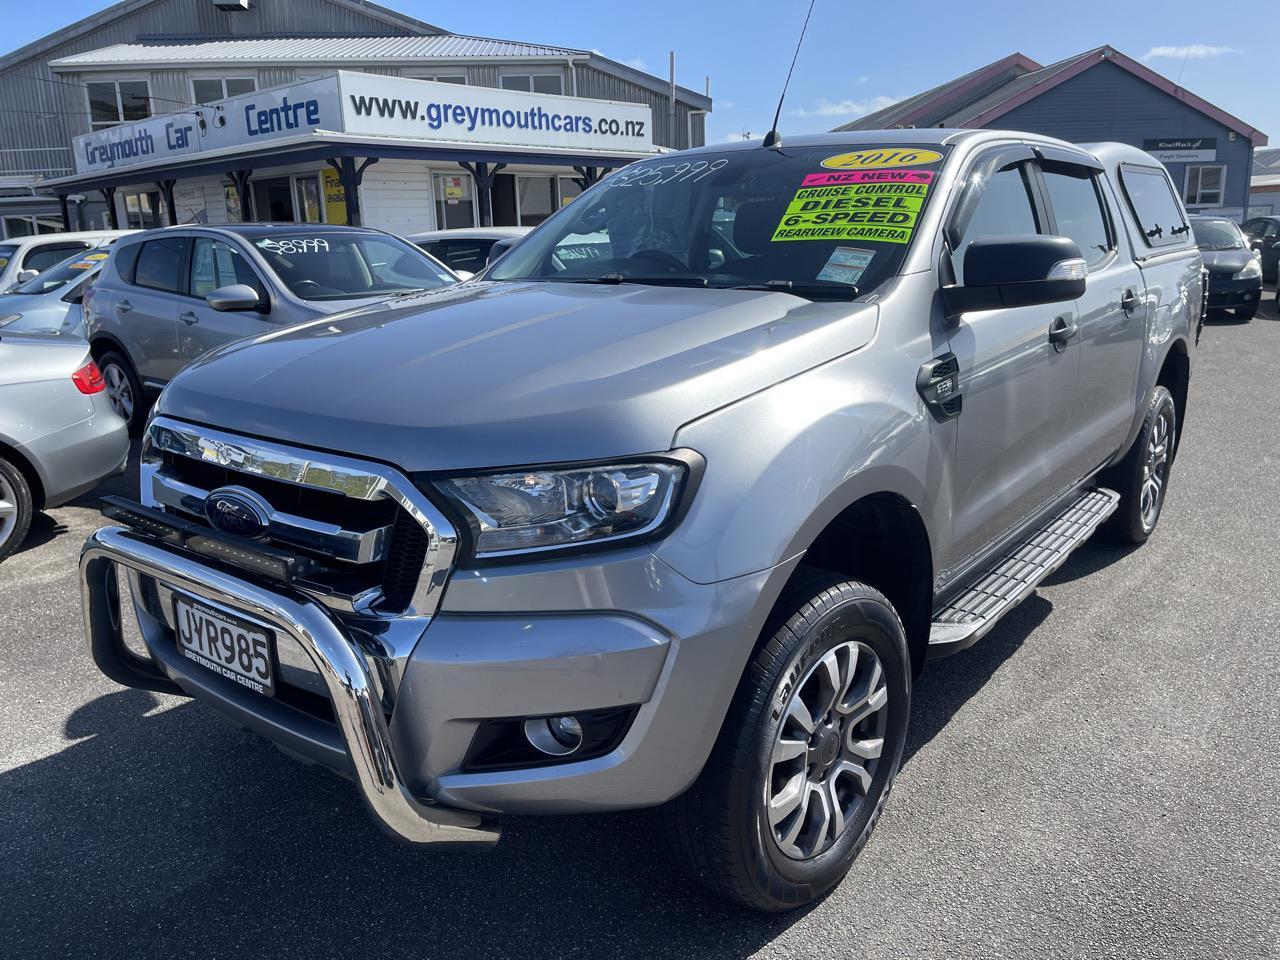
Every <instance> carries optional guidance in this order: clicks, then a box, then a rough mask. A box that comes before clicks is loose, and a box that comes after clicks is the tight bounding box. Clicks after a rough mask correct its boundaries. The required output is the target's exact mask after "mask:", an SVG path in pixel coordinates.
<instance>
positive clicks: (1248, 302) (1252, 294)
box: [1209, 276, 1262, 310]
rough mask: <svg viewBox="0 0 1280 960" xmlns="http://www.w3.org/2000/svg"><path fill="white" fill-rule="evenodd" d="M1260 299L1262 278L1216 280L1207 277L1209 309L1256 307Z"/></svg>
mask: <svg viewBox="0 0 1280 960" xmlns="http://www.w3.org/2000/svg"><path fill="white" fill-rule="evenodd" d="M1260 299H1262V278H1261V277H1253V278H1252V279H1249V280H1216V279H1214V278H1213V277H1212V276H1210V277H1209V309H1210V310H1233V309H1237V308H1241V307H1245V308H1247V307H1256V306H1257V305H1258V301H1259V300H1260Z"/></svg>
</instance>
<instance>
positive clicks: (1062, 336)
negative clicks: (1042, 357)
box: [1049, 313, 1080, 353]
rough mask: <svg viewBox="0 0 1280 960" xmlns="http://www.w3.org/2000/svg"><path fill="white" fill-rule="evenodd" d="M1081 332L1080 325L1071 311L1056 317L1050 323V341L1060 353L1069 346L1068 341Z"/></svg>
mask: <svg viewBox="0 0 1280 960" xmlns="http://www.w3.org/2000/svg"><path fill="white" fill-rule="evenodd" d="M1079 332H1080V327H1079V325H1078V324H1077V323H1076V321H1075V317H1073V316H1072V315H1071V314H1069V313H1064V314H1063V315H1062V316H1060V317H1054V318H1053V323H1051V324H1049V342H1050V343H1052V344H1053V346H1054V349H1056V350H1057V351H1058V352H1059V353H1061V352H1062V351H1063V350H1065V349H1066V348H1067V341H1068V340H1070V339H1071V338H1072V337H1074V336H1075V335H1076V334H1077V333H1079Z"/></svg>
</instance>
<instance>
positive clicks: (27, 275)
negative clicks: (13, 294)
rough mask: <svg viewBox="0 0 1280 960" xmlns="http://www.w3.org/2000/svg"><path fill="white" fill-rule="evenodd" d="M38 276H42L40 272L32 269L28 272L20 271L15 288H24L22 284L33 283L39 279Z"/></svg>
mask: <svg viewBox="0 0 1280 960" xmlns="http://www.w3.org/2000/svg"><path fill="white" fill-rule="evenodd" d="M38 276H40V271H39V270H32V269H31V268H30V267H28V268H27V269H26V270H19V271H18V278H17V281H16V282H15V284H14V285H15V286H22V284H24V283H28V282H30V281H32V280H34V279H35V278H36V277H38Z"/></svg>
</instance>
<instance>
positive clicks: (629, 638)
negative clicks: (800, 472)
mask: <svg viewBox="0 0 1280 960" xmlns="http://www.w3.org/2000/svg"><path fill="white" fill-rule="evenodd" d="M795 562H796V561H795V560H793V561H791V562H788V563H786V564H782V565H780V566H778V567H775V568H772V569H770V570H764V571H760V572H758V573H755V574H751V575H748V576H744V577H739V578H735V579H732V580H728V581H723V582H720V583H712V584H699V583H694V582H693V581H690V580H688V579H686V578H684V577H682V576H681V575H680V574H678V573H677V572H675V571H674V570H672V569H671V568H670V567H668V566H666V565H665V564H663V563H662V562H661V561H660V560H658V559H657V558H656V557H655V556H654V555H653V554H652V553H651V552H650V551H649V550H647V549H645V548H637V549H633V550H630V551H618V552H616V553H613V554H609V555H605V556H594V557H590V556H588V557H583V558H574V559H565V560H558V561H544V562H541V563H538V564H513V565H511V566H509V567H491V568H485V569H484V570H470V571H463V570H458V571H454V573H453V576H452V577H451V579H450V582H449V585H448V587H447V589H446V590H445V593H444V599H443V602H442V604H441V608H440V610H439V611H438V613H437V614H436V615H435V616H433V617H431V618H428V619H429V623H425V624H423V626H422V632H421V634H420V636H419V638H418V639H417V640H416V642H413V643H406V644H405V645H403V646H402V647H401V648H400V649H402V650H404V651H405V657H404V659H403V660H402V661H400V662H399V663H400V665H399V668H398V669H396V670H395V671H389V670H388V669H387V660H386V659H385V653H386V650H385V649H379V647H378V644H377V637H376V636H375V635H371V634H369V633H367V632H362V629H361V624H356V623H350V624H349V623H348V622H346V620H344V618H343V616H342V615H340V614H336V613H334V612H333V611H331V610H329V609H327V608H325V607H324V606H322V605H321V604H320V603H319V602H317V601H316V600H314V599H311V598H310V597H307V596H305V595H303V594H301V593H298V592H295V591H292V590H290V589H289V588H287V587H283V586H281V585H278V584H271V585H266V584H262V583H259V582H256V581H255V579H254V578H253V577H252V575H243V576H242V575H241V574H238V573H232V572H227V571H224V570H223V569H222V568H221V567H220V566H218V565H216V564H211V563H209V562H208V561H206V560H204V559H203V558H201V557H199V556H196V555H194V554H192V553H189V552H187V551H184V550H181V549H179V548H176V547H171V546H169V545H167V544H164V543H161V542H160V541H158V540H154V539H152V538H150V537H148V536H146V535H145V534H142V533H139V532H137V531H134V530H126V529H121V528H105V529H104V530H101V531H99V532H98V533H97V534H95V535H94V537H93V538H91V539H90V541H89V542H88V544H86V547H85V552H84V555H83V560H82V563H81V571H82V585H83V590H84V598H85V619H86V624H87V630H88V635H89V642H90V649H91V651H92V652H93V655H94V659H95V660H96V661H97V663H98V665H99V667H100V668H101V669H102V671H103V672H104V673H106V674H107V675H108V676H109V677H111V678H113V679H115V680H117V681H118V682H120V683H123V684H126V685H129V686H139V687H147V688H149V689H155V690H162V691H165V692H169V693H180V694H183V695H187V696H192V697H196V698H198V699H201V700H203V701H205V702H206V703H208V704H209V705H211V706H213V707H215V708H216V709H218V710H220V711H222V712H223V713H225V714H228V715H229V716H231V717H232V718H233V719H235V720H237V721H238V722H240V723H241V724H243V725H244V726H247V727H249V728H250V729H253V730H255V731H257V732H259V733H261V734H262V735H264V736H266V737H268V738H269V739H271V740H273V741H275V742H276V743H277V744H279V745H280V746H281V747H282V748H284V749H285V750H286V752H289V753H291V754H295V755H300V756H302V757H303V758H305V759H308V760H311V761H314V762H318V763H321V764H323V765H325V766H328V767H330V768H332V769H335V770H337V771H339V772H340V773H343V774H345V775H346V776H348V777H350V778H351V779H352V780H354V781H355V782H356V784H357V785H358V786H359V788H360V790H361V792H362V793H363V794H364V797H365V800H366V802H367V804H368V806H369V807H370V809H371V810H372V812H373V814H374V816H375V818H376V819H378V820H379V821H381V822H382V823H383V824H384V825H385V826H386V827H387V828H388V829H389V830H390V831H391V832H392V833H393V834H395V835H396V836H399V837H402V838H404V839H407V840H410V841H411V842H415V843H438V842H454V841H459V842H463V843H467V844H470V845H472V846H481V845H483V844H485V843H488V842H492V841H493V840H494V839H496V837H497V829H496V827H494V826H492V824H491V822H490V821H489V820H487V819H486V818H487V816H488V815H490V814H502V813H534V814H538V813H569V812H585V811H596V810H618V809H628V808H634V807H643V806H652V805H655V804H659V803H662V802H664V801H666V800H668V799H670V798H672V797H674V796H677V795H678V794H679V793H681V792H683V790H685V789H686V788H687V787H688V786H689V784H690V783H691V782H692V781H693V779H694V778H695V777H696V776H697V775H698V773H699V771H700V770H701V768H702V765H703V764H704V763H705V761H706V758H707V756H708V754H709V753H710V750H711V747H712V745H713V743H714V741H715V738H716V736H717V735H718V733H719V729H720V724H721V722H722V720H723V718H724V715H725V712H726V710H727V708H728V704H729V701H730V699H731V697H732V695H733V692H734V690H735V689H736V687H737V683H738V679H739V677H740V676H741V671H742V669H743V666H744V665H745V663H746V660H747V658H748V656H749V655H750V652H751V650H752V648H753V646H754V642H755V638H756V637H757V636H758V634H759V632H760V629H761V628H762V626H763V623H764V620H765V618H766V616H767V614H768V612H769V609H770V608H771V606H772V603H773V600H774V598H775V597H776V594H777V592H778V590H780V589H781V586H782V584H783V583H784V582H785V580H786V578H787V576H788V575H789V574H790V572H791V570H792V569H793V567H794V563H795ZM115 564H119V565H120V566H122V567H124V568H125V569H126V571H127V572H128V574H129V579H130V587H131V589H132V591H133V594H134V607H135V609H136V611H137V614H138V622H139V626H140V627H141V630H142V635H143V639H144V641H145V642H146V645H147V649H148V653H149V654H150V657H149V659H144V658H141V657H138V656H135V655H134V654H132V653H130V652H129V651H128V650H127V649H126V648H125V647H124V645H123V643H122V640H121V636H120V627H119V616H118V612H117V610H116V604H117V603H118V601H117V600H116V598H115V597H114V594H113V592H112V591H113V585H114V583H115V580H114V571H112V569H111V568H112V566H113V565H115ZM175 590H176V591H180V592H184V593H189V594H191V595H193V596H195V597H197V598H199V599H201V600H203V601H205V602H207V603H211V604H213V605H214V606H222V607H225V608H226V609H227V611H228V612H229V613H232V614H234V615H236V616H239V617H241V618H244V619H249V620H254V621H257V622H259V623H260V624H262V625H263V626H265V627H267V628H269V629H272V630H274V631H275V632H276V634H277V641H278V642H277V646H278V649H279V659H280V666H281V670H280V677H281V679H282V680H284V681H286V682H287V683H289V684H291V685H293V686H296V687H299V688H300V687H305V686H307V685H308V683H309V682H310V683H312V692H313V694H314V695H316V696H317V698H319V697H323V698H324V699H326V700H329V701H332V705H333V713H334V715H335V722H333V723H330V722H327V720H322V719H318V718H316V717H311V716H307V715H306V714H305V713H302V712H300V711H299V710H297V709H293V708H292V707H291V706H290V705H289V704H288V703H286V702H282V700H281V699H280V698H279V696H278V697H277V698H270V697H264V696H262V695H260V694H257V693H254V692H253V691H250V690H247V689H245V688H243V687H240V686H238V685H236V684H234V683H232V682H231V681H228V680H225V679H224V678H222V677H220V676H217V675H215V674H213V673H212V672H210V671H207V670H205V669H203V668H202V667H199V666H197V665H194V664H192V663H190V662H189V661H187V660H186V659H185V658H183V657H181V656H180V655H179V654H178V652H177V649H176V647H175V644H174V642H173V633H172V626H173V624H172V620H171V616H172V609H173V605H172V603H171V602H169V596H170V594H171V593H172V592H173V591H175ZM388 622H389V623H391V624H397V623H399V624H400V625H402V626H405V625H407V624H405V623H403V622H402V621H395V620H391V621H388ZM364 623H365V625H366V626H367V621H365V622H364ZM611 708H629V709H634V719H633V720H632V721H631V725H630V727H629V728H628V729H627V731H626V733H625V735H624V736H623V738H622V740H621V741H620V742H619V743H618V744H617V746H616V747H615V748H613V749H611V750H610V751H609V752H608V753H605V754H603V755H598V756H593V757H590V758H585V759H581V760H569V761H565V762H559V763H555V764H552V765H545V766H532V767H520V768H513V769H493V770H472V769H469V768H467V767H466V764H465V762H464V760H465V758H466V756H467V754H468V748H469V746H470V745H471V744H472V742H473V738H474V737H475V736H476V733H477V730H478V729H479V728H480V727H481V725H482V724H483V723H484V722H486V721H487V720H494V719H504V718H511V717H525V716H549V715H559V714H562V713H577V712H586V711H593V710H605V709H611Z"/></svg>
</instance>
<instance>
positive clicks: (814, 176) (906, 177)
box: [800, 170, 933, 187]
mask: <svg viewBox="0 0 1280 960" xmlns="http://www.w3.org/2000/svg"><path fill="white" fill-rule="evenodd" d="M843 183H933V171H932V170H839V171H832V172H831V173H811V174H809V175H808V176H807V177H805V178H804V180H803V181H801V183H800V186H802V187H831V186H837V185H839V184H843Z"/></svg>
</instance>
